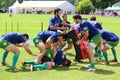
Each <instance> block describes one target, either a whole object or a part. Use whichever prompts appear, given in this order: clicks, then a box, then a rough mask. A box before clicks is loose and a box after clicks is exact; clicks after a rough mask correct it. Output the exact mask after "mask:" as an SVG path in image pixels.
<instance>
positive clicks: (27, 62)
mask: <svg viewBox="0 0 120 80" xmlns="http://www.w3.org/2000/svg"><path fill="white" fill-rule="evenodd" d="M24 63H25V64H34V63H35V61H34V60H32V61H25V62H24Z"/></svg>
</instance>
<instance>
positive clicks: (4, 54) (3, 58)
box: [2, 51, 8, 64]
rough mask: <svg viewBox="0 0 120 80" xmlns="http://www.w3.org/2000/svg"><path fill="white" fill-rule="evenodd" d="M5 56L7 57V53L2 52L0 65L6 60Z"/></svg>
mask: <svg viewBox="0 0 120 80" xmlns="http://www.w3.org/2000/svg"><path fill="white" fill-rule="evenodd" d="M7 55H8V52H7V51H5V52H3V57H2V64H4V63H5V60H6V57H7Z"/></svg>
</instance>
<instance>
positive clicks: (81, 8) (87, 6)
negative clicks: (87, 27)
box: [76, 0, 94, 14]
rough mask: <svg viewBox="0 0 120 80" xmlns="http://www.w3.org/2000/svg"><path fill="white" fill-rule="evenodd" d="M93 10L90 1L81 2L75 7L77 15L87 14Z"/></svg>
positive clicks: (82, 0) (83, 0)
mask: <svg viewBox="0 0 120 80" xmlns="http://www.w3.org/2000/svg"><path fill="white" fill-rule="evenodd" d="M93 10H94V6H93V4H92V2H91V1H90V0H81V1H80V2H79V4H78V6H77V7H76V12H77V13H82V14H89V13H90V12H91V11H93Z"/></svg>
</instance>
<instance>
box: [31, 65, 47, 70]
mask: <svg viewBox="0 0 120 80" xmlns="http://www.w3.org/2000/svg"><path fill="white" fill-rule="evenodd" d="M33 68H40V69H48V66H47V65H46V64H39V65H33Z"/></svg>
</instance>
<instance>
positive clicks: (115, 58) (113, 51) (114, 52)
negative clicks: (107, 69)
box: [112, 49, 117, 60]
mask: <svg viewBox="0 0 120 80" xmlns="http://www.w3.org/2000/svg"><path fill="white" fill-rule="evenodd" d="M112 53H113V56H114V60H117V56H116V50H115V49H113V50H112Z"/></svg>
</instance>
